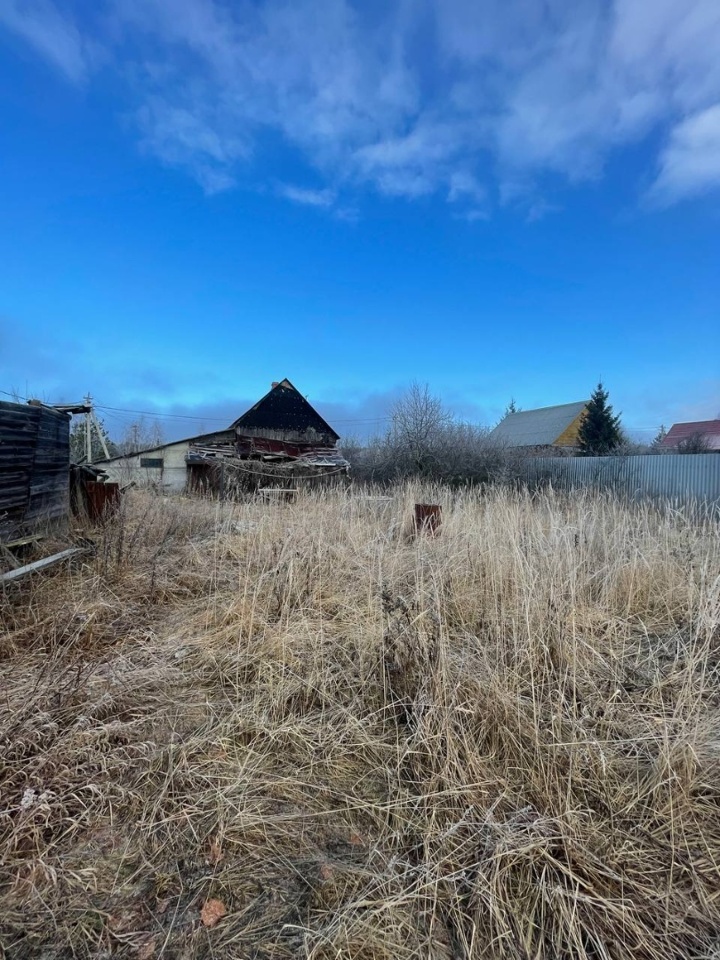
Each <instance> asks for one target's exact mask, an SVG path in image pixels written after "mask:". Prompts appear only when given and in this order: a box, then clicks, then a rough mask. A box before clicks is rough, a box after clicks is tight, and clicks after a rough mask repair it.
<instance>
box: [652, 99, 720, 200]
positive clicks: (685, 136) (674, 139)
mask: <svg viewBox="0 0 720 960" xmlns="http://www.w3.org/2000/svg"><path fill="white" fill-rule="evenodd" d="M718 188H720V103H717V104H715V105H714V106H712V107H708V109H707V110H702V111H701V112H700V113H696V114H694V115H693V116H691V117H688V118H687V119H686V120H683V121H682V122H681V123H679V124H678V125H677V126H676V127H675V128H674V129H673V131H672V134H671V136H670V141H669V143H668V144H667V146H666V147H665V148H664V150H663V151H662V153H661V154H660V172H659V174H658V177H657V179H656V180H655V183H654V184H653V186H652V188H651V189H650V191H649V194H648V199H649V200H650V201H651V202H654V203H656V204H658V205H660V206H667V205H668V204H670V203H674V202H675V201H676V200H679V199H681V198H684V197H692V196H698V195H699V194H703V193H706V192H707V191H709V190H712V189H718Z"/></svg>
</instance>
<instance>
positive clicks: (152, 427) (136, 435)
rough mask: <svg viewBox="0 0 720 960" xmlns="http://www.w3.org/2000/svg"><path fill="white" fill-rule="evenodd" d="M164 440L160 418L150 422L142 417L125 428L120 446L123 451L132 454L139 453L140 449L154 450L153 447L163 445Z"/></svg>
mask: <svg viewBox="0 0 720 960" xmlns="http://www.w3.org/2000/svg"><path fill="white" fill-rule="evenodd" d="M164 442H165V437H164V435H163V428H162V424H161V423H160V422H159V421H158V420H150V421H149V422H148V421H147V420H146V419H145V418H144V417H140V419H139V420H135V421H134V422H133V423H131V424H130V425H129V426H128V427H127V428H126V429H125V433H124V434H123V438H122V441H121V442H120V444H119V448H120V452H121V453H123V454H130V453H137V452H138V450H152V448H153V447H160V446H162V444H163V443H164Z"/></svg>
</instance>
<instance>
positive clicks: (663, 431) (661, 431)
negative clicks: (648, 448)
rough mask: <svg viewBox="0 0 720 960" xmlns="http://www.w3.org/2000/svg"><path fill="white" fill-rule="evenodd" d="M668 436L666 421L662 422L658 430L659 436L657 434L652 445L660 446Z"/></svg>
mask: <svg viewBox="0 0 720 960" xmlns="http://www.w3.org/2000/svg"><path fill="white" fill-rule="evenodd" d="M666 436H667V430H666V429H665V424H664V423H661V424H660V429H659V430H658V432H657V436H656V437H655V439H654V440H653V442H652V445H653V446H654V447H659V446H660V444H661V443H662V442H663V440H664V439H665V437H666Z"/></svg>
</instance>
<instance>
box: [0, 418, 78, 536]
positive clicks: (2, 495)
mask: <svg viewBox="0 0 720 960" xmlns="http://www.w3.org/2000/svg"><path fill="white" fill-rule="evenodd" d="M69 510H70V417H69V416H68V414H66V413H61V412H59V411H57V410H52V409H51V408H49V407H41V406H34V405H30V404H21V403H5V402H0V540H11V539H13V538H14V537H19V536H23V535H25V534H30V533H35V532H38V531H40V530H43V529H45V528H46V527H50V526H53V527H55V526H58V525H64V524H65V523H67V519H68V514H69Z"/></svg>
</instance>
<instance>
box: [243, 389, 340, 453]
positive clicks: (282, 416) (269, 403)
mask: <svg viewBox="0 0 720 960" xmlns="http://www.w3.org/2000/svg"><path fill="white" fill-rule="evenodd" d="M232 426H233V427H234V428H235V429H236V430H237V431H238V432H242V431H243V430H253V431H255V430H277V431H288V432H293V433H305V432H306V431H309V430H312V431H314V432H315V433H317V434H320V435H323V434H324V435H325V436H327V437H329V438H332V439H333V441H334V442H335V441H337V440H339V439H340V435H339V434H338V433H335V431H334V430H333V428H332V427H331V426H330V424H329V423H328V422H327V421H326V420H324V419H323V418H322V417H321V416H320V414H319V413H318V412H317V410H315V408H314V407H313V406H311V405H310V404H309V403H308V401H307V400H306V399H305V397H304V396H303V395H302V394H301V393H300V391H299V390H297V389H296V388H295V387H294V386H293V385H292V383H290V381H289V380H287V379H285V380H281V381H280V382H279V383H276V384H274V386H273V387H272V389H271V390H270V391H269V392H268V393H266V394H265V396H264V397H262V398H261V399H260V400H258V402H257V403H256V404H255V405H254V406H252V407H250V409H249V410H248V411H247V413H244V414H243V415H242V416H241V417H240V418H239V419H237V420H236V421H235V423H233V424H232Z"/></svg>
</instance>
